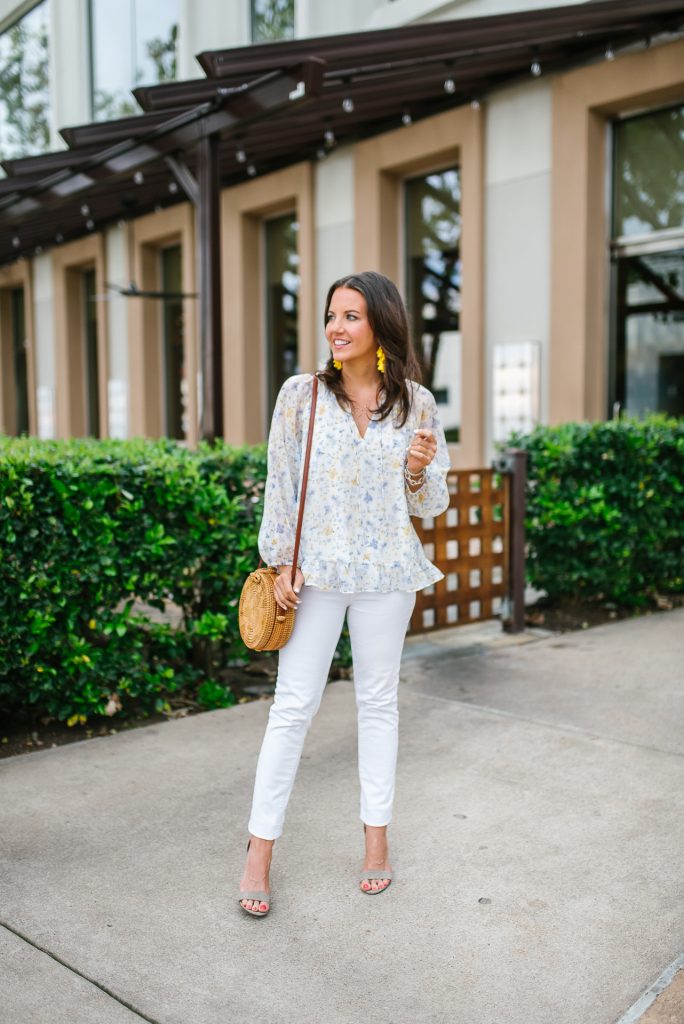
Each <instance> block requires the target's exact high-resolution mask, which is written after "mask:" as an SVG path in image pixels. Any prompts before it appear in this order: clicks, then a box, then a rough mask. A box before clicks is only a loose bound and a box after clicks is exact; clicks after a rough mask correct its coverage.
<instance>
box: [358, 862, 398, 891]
mask: <svg viewBox="0 0 684 1024" xmlns="http://www.w3.org/2000/svg"><path fill="white" fill-rule="evenodd" d="M381 878H389V882H388V883H387V885H383V886H382V888H381V889H361V886H359V889H361V892H362V893H365V895H366V896H376V895H377V894H378V893H379V892H384V891H385V889H389V887H390V885H391V884H392V869H391V868H388V869H387V871H378V869H377V868H375V870H373V871H362V872H361V874H360V875H359V882H365V881H368V882H370V881H372V880H373V879H375V881H376V882H379V881H380V879H381Z"/></svg>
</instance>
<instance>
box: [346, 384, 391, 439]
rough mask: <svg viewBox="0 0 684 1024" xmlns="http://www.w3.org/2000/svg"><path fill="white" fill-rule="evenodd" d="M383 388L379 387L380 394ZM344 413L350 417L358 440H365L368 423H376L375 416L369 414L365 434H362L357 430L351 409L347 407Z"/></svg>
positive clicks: (357, 426) (368, 427)
mask: <svg viewBox="0 0 684 1024" xmlns="http://www.w3.org/2000/svg"><path fill="white" fill-rule="evenodd" d="M383 390H384V388H383V389H381V392H380V393H381V394H382V391H383ZM342 411H343V412H344V411H345V410H342ZM345 414H346V415H347V416H348V417H349V419H350V420H351V421H352V426H353V428H354V430H355V431H356V436H357V437H358V439H359V441H365V440H366V435H367V434H368V431H369V429H370V425H371V423H377V422H378V421H377V420H376V419H375V417H374V416H371V418H370V419H369V420H368V422H367V423H366V433H365V434H362V433H361V431H360V430H359V425H358V423H357V422H356V420H355V419H354V413H353V412H352V411H351V409H348V410H347V411H346V413H345Z"/></svg>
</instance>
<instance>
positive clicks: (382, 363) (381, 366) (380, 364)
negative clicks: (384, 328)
mask: <svg viewBox="0 0 684 1024" xmlns="http://www.w3.org/2000/svg"><path fill="white" fill-rule="evenodd" d="M375 354H376V356H377V357H378V370H379V371H380V373H384V372H385V353H384V352H383V350H382V345H378V350H377V352H376V353H375Z"/></svg>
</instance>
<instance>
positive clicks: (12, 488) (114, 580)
mask: <svg viewBox="0 0 684 1024" xmlns="http://www.w3.org/2000/svg"><path fill="white" fill-rule="evenodd" d="M265 474H266V449H265V446H264V445H261V446H258V447H255V448H252V449H248V448H242V449H232V448H229V447H227V446H222V445H219V446H217V447H214V448H209V447H208V446H201V447H200V448H199V450H198V451H196V452H192V451H188V450H187V449H183V448H180V447H179V446H177V445H176V444H175V443H174V442H172V441H158V442H149V441H142V440H139V441H125V442H123V441H122V442H113V441H67V442H63V441H62V442H57V441H55V442H46V441H38V440H35V439H32V438H22V439H16V440H15V439H6V438H3V439H0V708H1V709H3V710H5V711H8V710H9V711H13V710H16V709H17V708H30V709H33V710H35V711H36V712H42V713H48V714H50V715H53V716H55V717H56V718H57V719H59V720H67V721H68V722H70V723H74V722H77V721H78V722H82V721H85V720H86V719H87V718H88V716H90V715H93V714H96V715H101V714H104V713H105V709H106V706H107V703H108V701H110V699H113V701H114V705H116V704H120V705H121V707H122V711H123V713H125V712H126V710H127V709H130V707H131V706H133V705H135V706H136V707H138V708H142V709H144V710H161V709H163V708H164V707H165V706H166V699H167V697H168V694H169V693H171V692H173V691H174V690H177V689H178V688H180V687H183V686H186V685H188V684H193V685H196V686H197V687H198V696H199V699H200V701H203V702H204V703H206V704H207V705H208V706H214V707H215V706H225V705H228V704H230V703H233V702H234V697H233V695H232V694H231V692H230V689H229V687H226V686H225V685H222V683H221V677H222V673H223V672H224V670H225V667H226V665H228V664H230V662H231V660H233V661H236V660H244V659H245V657H246V655H247V652H246V650H245V648H244V647H243V645H242V644H241V642H240V639H239V634H238V628H237V602H238V599H239V593H240V588H241V586H242V582H243V580H244V577H245V574H246V573H247V572H248V571H249V570H250V569H251V568H253V567H254V565H255V559H257V558H258V555H257V553H256V540H257V532H258V524H259V520H260V516H261V510H262V499H263V485H264V479H265ZM141 602H142V603H144V605H145V606H147V607H146V608H142V607H141ZM168 602H171V603H172V605H173V606H175V609H174V610H175V613H176V619H177V621H174V622H169V621H168V615H167V614H164V615H159V612H165V611H166V612H168V608H169V605H168ZM155 617H156V620H157V621H154V620H155ZM109 710H110V711H111V710H112V704H110V708H109Z"/></svg>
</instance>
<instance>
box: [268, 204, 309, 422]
mask: <svg viewBox="0 0 684 1024" xmlns="http://www.w3.org/2000/svg"><path fill="white" fill-rule="evenodd" d="M298 230H299V224H298V223H297V221H296V219H295V215H294V214H287V215H286V216H284V217H275V218H274V219H273V220H268V221H266V223H265V224H264V236H265V254H266V276H265V283H266V296H265V299H266V367H267V370H266V380H267V387H268V415H269V419H270V416H271V414H272V412H273V408H274V406H275V400H276V398H277V396H278V391H279V390H280V387H281V385H282V383H283V381H284V380H286V378H287V377H291V376H292V374H293V373H297V372H298V363H297V333H298V322H297V313H298V304H299V284H300V277H299V254H298V252H297V232H298Z"/></svg>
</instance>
